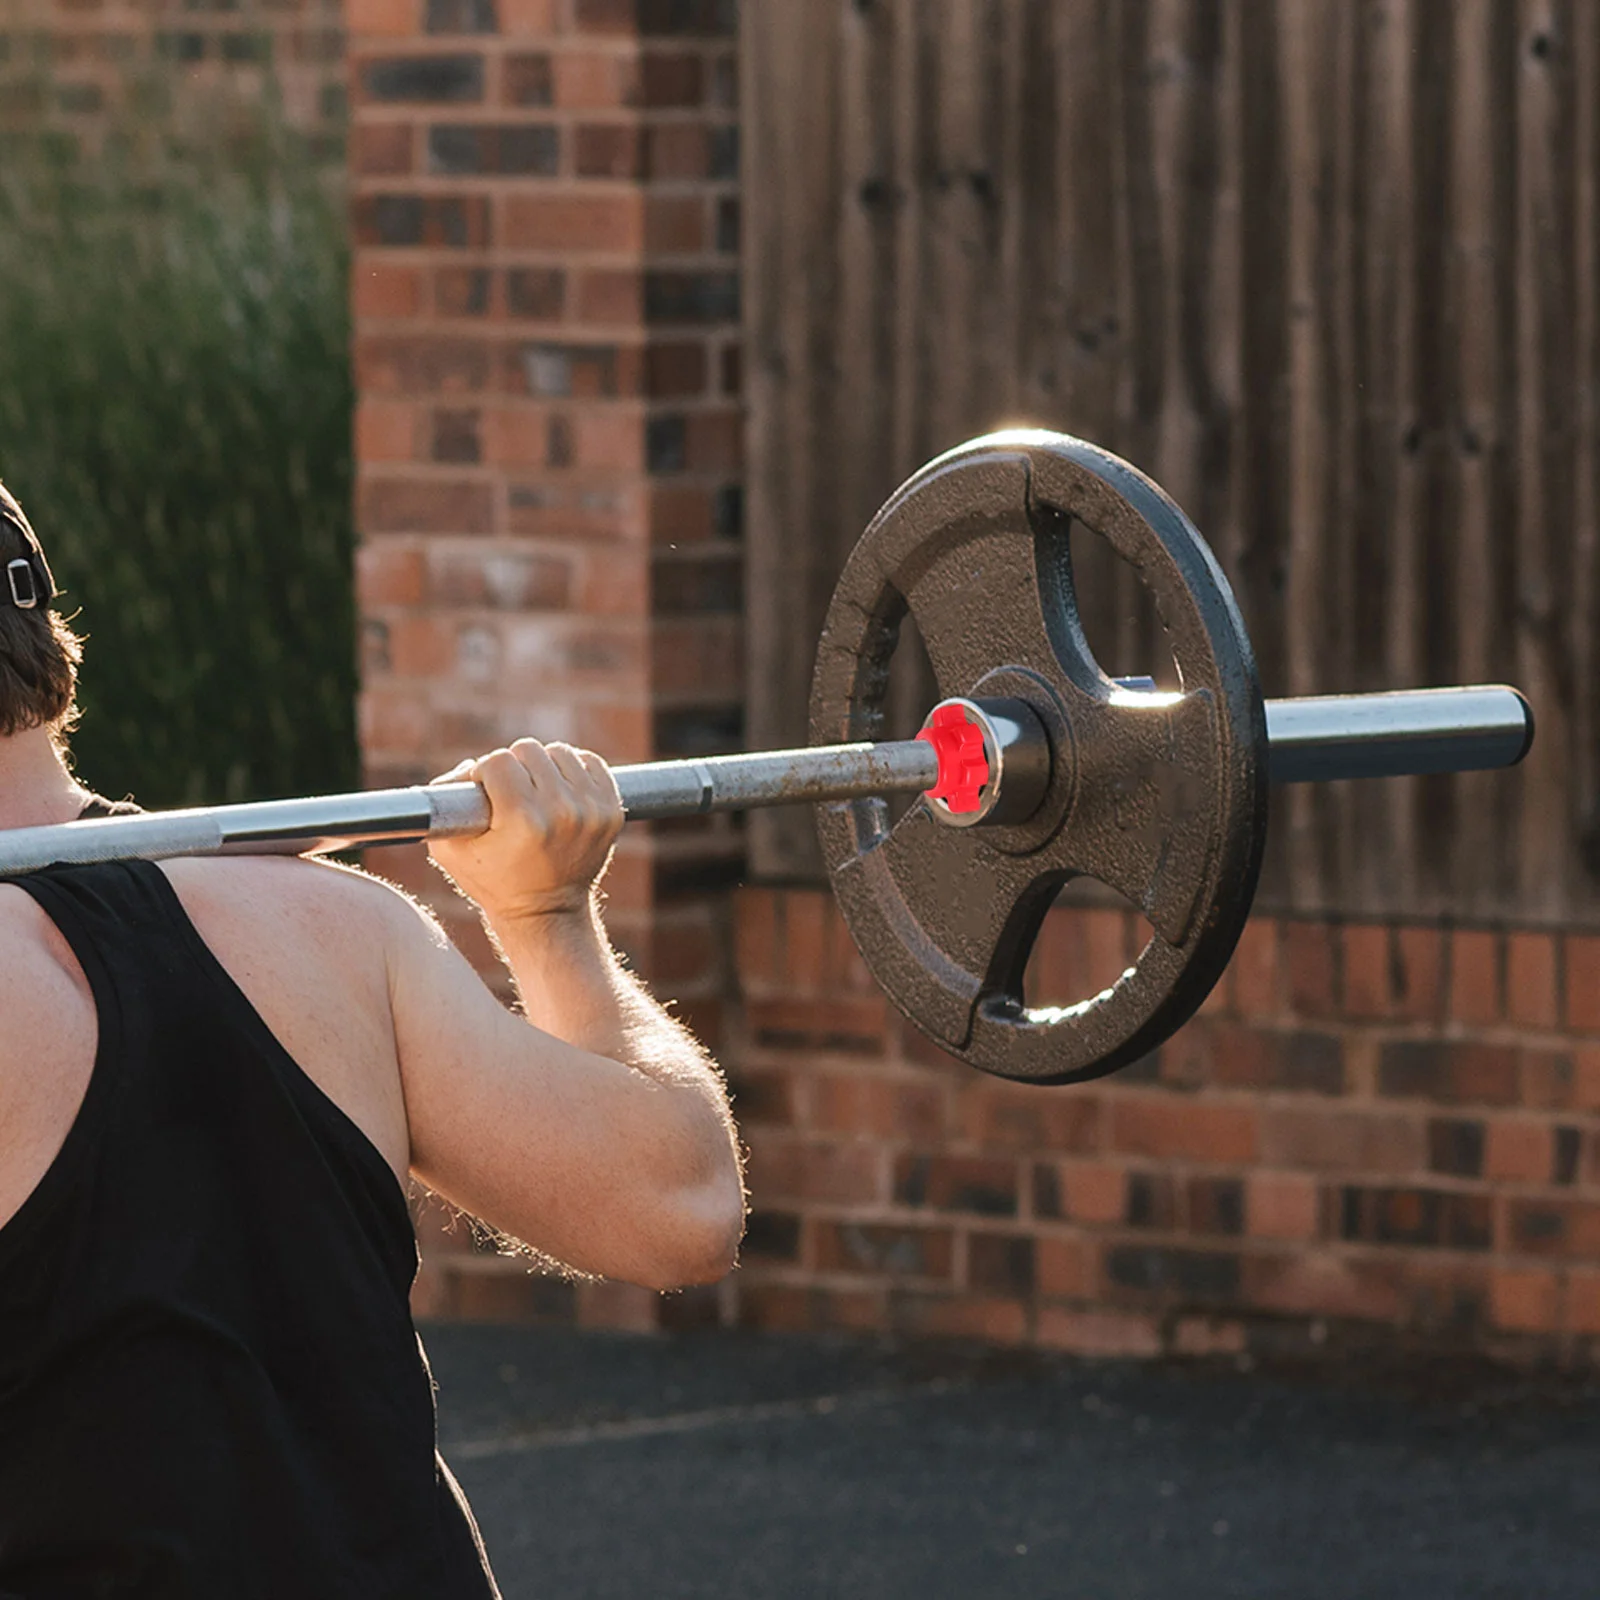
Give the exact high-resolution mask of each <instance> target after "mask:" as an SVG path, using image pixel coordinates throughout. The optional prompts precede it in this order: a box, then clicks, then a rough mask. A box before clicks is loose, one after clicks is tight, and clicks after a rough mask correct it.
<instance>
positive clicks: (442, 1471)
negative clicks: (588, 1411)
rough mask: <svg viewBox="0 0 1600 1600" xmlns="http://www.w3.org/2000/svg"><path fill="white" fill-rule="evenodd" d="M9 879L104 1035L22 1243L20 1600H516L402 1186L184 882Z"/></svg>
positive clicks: (120, 876)
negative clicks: (495, 1552)
mask: <svg viewBox="0 0 1600 1600" xmlns="http://www.w3.org/2000/svg"><path fill="white" fill-rule="evenodd" d="M3 881H7V882H11V883H14V884H16V886H17V887H19V888H22V889H24V890H26V891H27V892H28V893H29V894H30V895H32V896H33V898H34V899H35V900H36V901H37V902H38V904H39V905H40V906H41V907H42V908H43V910H44V911H45V913H46V914H47V915H48V916H49V917H50V918H51V920H52V921H53V922H54V923H55V925H56V926H57V927H58V928H59V929H60V930H61V933H62V934H63V936H64V937H65V938H66V940H67V942H68V943H69V944H70V945H71V947H72V949H73V952H74V954H76V956H77V958H78V960H79V962H80V963H81V964H82V966H83V970H84V972H85V974H86V975H87V977H88V980H89V984H90V987H91V989H92V991H93V994H94V1001H95V1005H96V1008H97V1010H98V1013H99V1023H100V1040H99V1048H98V1051H97V1053H96V1057H95V1063H94V1071H93V1075H92V1077H91V1078H90V1081H89V1088H88V1092H87V1094H86V1095H85V1098H84V1101H83V1105H82V1107H81V1108H80V1110H79V1112H78V1116H77V1119H76V1121H75V1122H74V1123H73V1125H72V1128H71V1131H70V1132H69V1133H68V1135H67V1139H66V1143H65V1145H64V1146H63V1147H62V1150H61V1152H60V1154H59V1155H58V1156H57V1158H56V1160H55V1162H54V1163H53V1165H52V1166H51V1167H50V1169H49V1171H48V1172H47V1173H46V1174H45V1176H44V1178H43V1180H42V1181H41V1182H40V1184H39V1186H38V1187H37V1188H36V1189H35V1190H34V1192H33V1193H32V1194H31V1195H30V1196H29V1197H28V1199H27V1200H26V1201H25V1202H24V1203H23V1205H22V1208H21V1210H20V1211H19V1212H17V1214H16V1215H15V1216H14V1217H13V1218H12V1219H11V1221H10V1222H8V1223H7V1224H6V1225H5V1226H4V1227H3V1228H0V1600H10V1597H13V1596H15V1597H19V1600H67V1597H69V1596H70V1597H71V1600H89V1597H91V1596H92V1597H106V1600H112V1597H115V1600H124V1597H126V1600H257V1597H259V1600H291V1597H292V1600H323V1597H326V1600H380V1597H385V1600H386V1597H390V1596H393V1597H397V1600H398V1597H401V1596H404V1597H407V1600H411V1597H415V1600H455V1597H458V1596H470V1597H472V1600H484V1597H486V1596H494V1595H496V1594H497V1590H496V1589H495V1585H494V1580H493V1578H492V1577H490V1576H489V1571H488V1564H487V1562H486V1560H485V1559H484V1556H483V1551H482V1545H481V1543H480V1541H479V1539H478V1534H477V1529H476V1527H475V1526H474V1524H473V1521H472V1516H471V1513H470V1512H469V1511H468V1510H467V1507H466V1504H465V1502H464V1500H463V1499H462V1497H461V1494H460V1491H459V1490H458V1488H457V1487H456V1484H455V1481H454V1479H453V1478H452V1477H451V1475H450V1473H449V1470H448V1469H447V1468H446V1467H445V1465H444V1463H443V1462H442V1461H441V1460H440V1459H439V1456H438V1454H437V1449H436V1431H435V1416H434V1404H433V1385H432V1380H431V1378H430V1376H429V1373H428V1368H427V1362H426V1358H425V1357H424V1355H423V1353H422V1348H421V1345H420V1342H419V1341H418V1339H417V1335H416V1330H415V1328H414V1327H413V1325H412V1321H411V1314H410V1309H409V1304H408V1291H409V1288H410V1285H411V1280H412V1278H413V1276H414V1274H415V1272H416V1265H417V1253H416V1238H415V1235H414V1233H413V1231H412V1227H411V1219H410V1216H409V1213H408V1211H407V1208H406V1202H405V1197H404V1195H403V1193H402V1192H401V1189H400V1186H399V1184H398V1183H397V1182H396V1181H395V1176H394V1173H393V1171H392V1170H391V1168H390V1167H389V1165H388V1163H387V1162H385V1161H384V1159H383V1157H382V1156H381V1155H379V1153H378V1151H377V1149H376V1148H375V1147H374V1146H373V1145H372V1144H371V1142H370V1141H369V1140H368V1139H367V1138H366V1136H365V1135H364V1134H362V1133H361V1131H360V1130H359V1129H358V1128H357V1127H356V1126H355V1124H354V1123H353V1122H351V1121H350V1119H349V1118H348V1117H346V1116H345V1114H344V1113H343V1112H342V1111H340V1110H339V1109H338V1107H337V1106H335V1105H334V1103H333V1102H332V1101H331V1100H330V1099H329V1098H328V1097H327V1096H326V1095H325V1094H324V1093H323V1092H322V1091H321V1090H320V1089H319V1088H318V1087H317V1086H316V1085H315V1084H314V1083H313V1082H312V1081H311V1079H310V1078H308V1077H307V1076H306V1075H305V1073H304V1072H302V1071H301V1070H300V1068H299V1067H298V1066H297V1065H296V1064H295V1062H294V1061H293V1060H292V1059H291V1058H290V1057H289V1055H288V1054H287V1052H286V1051H285V1050H284V1049H283V1047H282V1046H281V1045H280V1044H278V1042H277V1041H276V1039H275V1038H274V1037H273V1035H272V1034H271V1032H270V1031H269V1030H268V1028H267V1026H266V1024H265V1023H264V1022H263V1021H262V1019H261V1017H260V1015H259V1014H258V1013H257V1012H256V1011H255V1009H254V1008H253V1007H252V1006H251V1005H250V1003H249V1002H248V1001H247V1000H246V999H245V997H244V995H243V993H242V992H241V991H240V990H239V988H238V987H237V986H236V985H235V984H234V982H233V980H232V979H231V978H230V977H229V976H228V974H227V972H226V971H225V970H224V969H223V967H222V966H221V965H220V963H219V962H218V961H217V960H216V958H215V957H214V956H213V955H212V954H211V952H210V950H209V949H208V948H207V947H206V945H205V943H204V942H203V941H202V940H201V938H200V936H199V934H198V933H197V932H196V931H195V928H194V925H193V924H192V923H191V922H190V921H189V918H188V917H187V915H186V914H185V913H184V910H183V907H182V904H181V903H180V902H179V900H178V897H177V895H176V894H175V893H174V891H173V889H172V887H171V885H170V884H169V883H168V881H167V879H166V877H165V875H164V874H163V873H162V872H161V870H160V869H159V868H157V867H155V866H152V865H150V864H149V863H145V862H129V863H122V864H114V865H106V866H92V867H51V868H47V869H46V870H44V871H42V872H36V873H31V874H29V875H27V876H24V877H17V878H13V879H8V880H3ZM0 959H3V952H0ZM0 1026H4V1021H3V1019H0Z"/></svg>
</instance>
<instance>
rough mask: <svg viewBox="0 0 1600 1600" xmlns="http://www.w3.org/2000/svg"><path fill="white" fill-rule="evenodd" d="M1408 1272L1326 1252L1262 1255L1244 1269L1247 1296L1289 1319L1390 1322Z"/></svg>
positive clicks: (1394, 1265)
mask: <svg viewBox="0 0 1600 1600" xmlns="http://www.w3.org/2000/svg"><path fill="white" fill-rule="evenodd" d="M1405 1276H1406V1268H1405V1267H1404V1266H1403V1265H1402V1264H1401V1263H1399V1262H1397V1261H1393V1260H1384V1261H1373V1260H1368V1259H1362V1258H1358V1257H1350V1256H1335V1255H1332V1254H1330V1253H1329V1252H1327V1251H1323V1250H1305V1251H1298V1252H1296V1253H1295V1254H1293V1255H1287V1256H1258V1257H1255V1258H1253V1259H1250V1260H1248V1261H1247V1262H1246V1265H1245V1287H1244V1298H1245V1300H1246V1301H1247V1302H1248V1303H1249V1304H1250V1305H1253V1306H1256V1307H1258V1308H1259V1309H1261V1310H1263V1311H1276V1312H1279V1313H1283V1314H1286V1315H1290V1316H1312V1317H1350V1318H1355V1319H1359V1320H1362V1321H1372V1322H1392V1321H1394V1320H1396V1319H1397V1318H1398V1317H1399V1315H1400V1312H1401V1309H1402V1306H1403V1304H1404V1300H1403V1296H1402V1292H1401V1291H1402V1285H1403V1282H1404V1280H1405Z"/></svg>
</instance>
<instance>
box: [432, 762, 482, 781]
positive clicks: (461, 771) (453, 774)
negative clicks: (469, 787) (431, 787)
mask: <svg viewBox="0 0 1600 1600" xmlns="http://www.w3.org/2000/svg"><path fill="white" fill-rule="evenodd" d="M477 764H478V763H477V762H476V760H474V759H473V758H471V757H470V756H469V757H468V758H467V759H466V760H465V761H458V762H456V764H455V765H454V766H453V767H451V769H450V770H449V771H448V772H441V773H440V774H439V776H438V777H437V778H430V779H429V780H428V781H429V782H430V783H460V782H462V781H463V780H464V779H467V778H470V777H471V776H472V769H473V768H474V767H475V766H477Z"/></svg>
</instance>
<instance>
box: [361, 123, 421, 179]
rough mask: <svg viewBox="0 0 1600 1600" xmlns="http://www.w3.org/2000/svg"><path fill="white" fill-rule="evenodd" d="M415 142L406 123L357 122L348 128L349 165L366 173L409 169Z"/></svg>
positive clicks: (385, 173) (389, 174)
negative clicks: (349, 139)
mask: <svg viewBox="0 0 1600 1600" xmlns="http://www.w3.org/2000/svg"><path fill="white" fill-rule="evenodd" d="M415 142H416V136H415V133H414V130H413V129H412V128H411V126H410V124H409V123H404V122H379V123H367V124H361V123H358V124H357V125H356V126H355V127H354V128H352V129H351V143H350V165H351V169H352V170H353V171H355V172H357V173H361V174H363V175H366V176H369V177H394V176H396V175H398V174H400V173H406V172H410V171H411V168H412V163H413V147H414V145H415Z"/></svg>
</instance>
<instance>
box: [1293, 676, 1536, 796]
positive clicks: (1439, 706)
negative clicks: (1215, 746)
mask: <svg viewBox="0 0 1600 1600" xmlns="http://www.w3.org/2000/svg"><path fill="white" fill-rule="evenodd" d="M1266 710H1267V751H1268V755H1267V773H1268V776H1269V777H1270V778H1271V780H1272V782H1273V783H1325V782H1328V781H1330V780H1332V779H1335V778H1398V777H1406V776H1421V775H1423V774H1425V773H1430V772H1475V771H1481V770H1483V769H1485V768H1489V767H1511V766H1515V765H1516V764H1517V762H1519V761H1520V760H1521V759H1522V758H1523V756H1525V755H1526V754H1527V753H1528V747H1529V746H1530V745H1531V744H1532V743H1533V710H1532V708H1531V707H1530V706H1529V705H1528V702H1527V701H1526V700H1524V699H1523V697H1522V696H1521V695H1520V694H1519V693H1518V692H1517V691H1516V690H1515V689H1510V688H1507V687H1505V686H1504V685H1503V684H1488V685H1479V686H1477V687H1474V688H1467V689H1402V690H1397V691H1391V692H1389V693H1386V694H1330V695H1312V696H1308V697H1306V698H1304V699H1294V700H1269V701H1267V703H1266Z"/></svg>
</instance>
